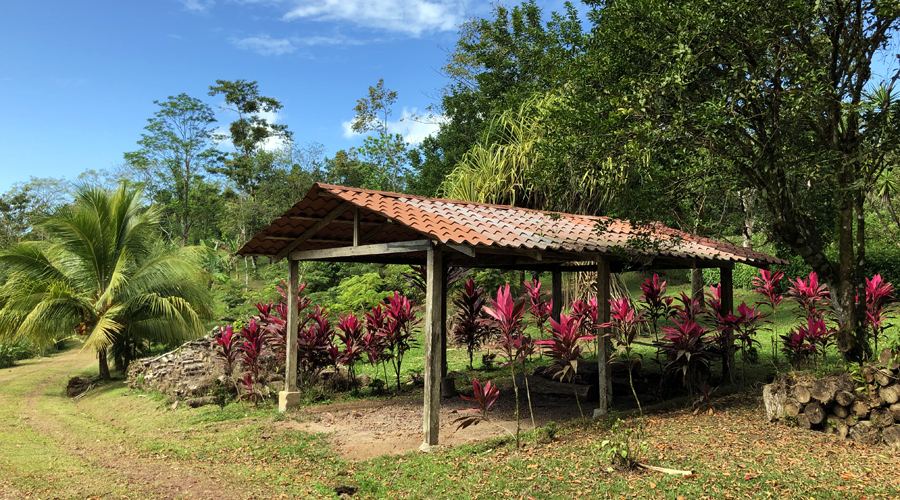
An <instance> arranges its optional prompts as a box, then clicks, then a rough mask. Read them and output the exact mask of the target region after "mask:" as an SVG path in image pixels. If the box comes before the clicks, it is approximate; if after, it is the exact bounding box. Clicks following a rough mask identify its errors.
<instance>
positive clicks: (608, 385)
mask: <svg viewBox="0 0 900 500" xmlns="http://www.w3.org/2000/svg"><path fill="white" fill-rule="evenodd" d="M610 279H611V275H610V272H609V261H608V260H605V259H603V258H602V257H601V258H600V259H599V260H598V261H597V321H598V322H600V323H601V324H603V323H607V322H609V299H610V292H609V288H610V286H609V285H610ZM606 333H607V329H606V328H603V329H601V330H600V331H599V332H598V336H597V365H598V367H599V374H598V377H599V379H600V380H599V384H600V385H599V386H598V389H599V390H598V391H597V393H598V396H599V401H598V403H599V408H597V411H596V412H595V415H598V414H599V415H606V414H607V413H609V403H610V402H611V401H612V380H611V375H612V370H610V369H609V355H610V353H611V352H612V343H611V342H610V339H609V337H607V336H606Z"/></svg>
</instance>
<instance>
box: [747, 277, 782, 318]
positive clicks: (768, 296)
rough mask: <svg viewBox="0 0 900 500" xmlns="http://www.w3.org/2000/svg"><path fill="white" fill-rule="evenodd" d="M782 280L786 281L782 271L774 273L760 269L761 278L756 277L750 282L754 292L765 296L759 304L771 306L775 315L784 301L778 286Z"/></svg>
mask: <svg viewBox="0 0 900 500" xmlns="http://www.w3.org/2000/svg"><path fill="white" fill-rule="evenodd" d="M782 279H784V273H783V272H781V271H774V272H772V271H768V270H766V269H760V270H759V276H754V277H753V278H751V280H750V284H751V285H752V286H753V291H754V292H756V293H758V294H760V295H762V296H763V298H762V300H761V301H760V302H759V303H760V304H765V305H767V306H769V308H771V309H772V313H773V314H774V313H775V311H776V310H777V309H778V305H779V304H781V302H782V301H784V296H783V295H781V294H780V293H778V284H779V283H781V280H782Z"/></svg>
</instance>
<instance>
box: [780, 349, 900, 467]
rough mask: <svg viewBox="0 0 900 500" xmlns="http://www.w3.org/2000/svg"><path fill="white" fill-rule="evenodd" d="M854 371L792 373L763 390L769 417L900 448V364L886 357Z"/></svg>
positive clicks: (801, 426) (845, 436) (858, 439)
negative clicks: (831, 374) (819, 375)
mask: <svg viewBox="0 0 900 500" xmlns="http://www.w3.org/2000/svg"><path fill="white" fill-rule="evenodd" d="M881 361H887V362H886V363H877V364H875V365H864V366H863V367H862V369H861V370H860V372H859V373H857V374H856V377H855V378H856V380H854V377H851V376H850V375H849V374H844V375H840V376H835V377H826V378H820V379H813V378H804V377H795V376H793V375H790V374H787V375H784V376H782V377H781V378H780V379H778V380H776V381H775V382H773V383H771V384H769V385H767V386H765V388H764V389H763V401H764V402H765V405H766V416H767V417H768V419H769V420H770V421H774V420H788V421H794V422H796V424H797V426H798V427H800V428H802V429H810V430H819V431H823V432H827V433H830V434H836V435H837V436H838V437H840V438H842V439H847V438H849V439H853V440H854V441H859V442H861V443H864V444H879V443H882V442H883V443H885V444H887V445H888V446H891V447H894V448H898V449H900V381H898V380H900V364H898V363H897V362H895V361H893V360H891V359H890V357H887V358H886V359H882V360H881Z"/></svg>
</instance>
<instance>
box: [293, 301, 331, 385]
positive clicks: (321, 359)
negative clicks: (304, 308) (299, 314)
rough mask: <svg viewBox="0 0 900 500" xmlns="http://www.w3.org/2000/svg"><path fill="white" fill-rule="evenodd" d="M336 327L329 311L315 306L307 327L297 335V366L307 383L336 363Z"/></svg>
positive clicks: (310, 382)
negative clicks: (329, 317) (333, 348)
mask: <svg viewBox="0 0 900 500" xmlns="http://www.w3.org/2000/svg"><path fill="white" fill-rule="evenodd" d="M332 347H334V329H333V328H332V325H331V322H330V321H329V319H328V313H327V312H325V310H324V309H322V307H321V306H318V305H317V306H315V308H313V310H312V312H310V313H309V314H308V323H307V327H306V328H304V329H303V330H300V332H299V333H298V335H297V367H298V369H299V370H300V373H301V374H302V375H303V379H304V380H305V382H306V383H307V384H313V383H314V382H315V381H316V379H317V378H318V376H319V373H320V372H321V371H322V370H323V369H325V368H326V367H328V366H331V365H333V364H334V353H333V351H332Z"/></svg>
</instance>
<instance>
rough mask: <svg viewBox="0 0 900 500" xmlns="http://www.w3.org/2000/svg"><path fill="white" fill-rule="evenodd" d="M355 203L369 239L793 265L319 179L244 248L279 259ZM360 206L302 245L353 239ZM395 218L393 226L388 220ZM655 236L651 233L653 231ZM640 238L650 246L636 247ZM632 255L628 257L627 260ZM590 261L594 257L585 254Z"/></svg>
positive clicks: (699, 241)
mask: <svg viewBox="0 0 900 500" xmlns="http://www.w3.org/2000/svg"><path fill="white" fill-rule="evenodd" d="M346 202H349V204H351V205H352V206H353V207H355V208H357V209H358V210H359V220H360V233H361V234H366V233H367V232H368V231H372V236H371V237H370V238H368V239H367V240H366V241H365V243H367V244H368V243H386V242H398V241H409V240H420V239H424V238H427V239H431V240H436V241H440V242H441V243H444V244H449V245H461V246H466V247H472V248H473V249H474V250H475V251H478V250H479V249H491V248H493V249H513V250H519V251H522V252H524V253H528V252H538V253H540V252H563V253H567V254H581V253H586V254H590V255H592V256H593V255H597V254H606V255H611V256H612V255H615V256H616V258H617V259H622V258H623V255H631V256H632V257H634V258H636V257H638V256H644V257H663V258H667V259H670V260H672V259H674V260H684V261H691V262H694V261H707V262H709V261H716V262H740V263H745V264H749V265H753V266H756V267H764V266H768V265H770V264H785V263H786V262H785V261H783V260H781V259H778V258H775V257H772V256H770V255H766V254H764V253H761V252H756V251H753V250H749V249H746V248H742V247H739V246H736V245H733V244H731V243H727V242H723V241H716V240H712V239H709V238H703V237H699V236H695V235H691V234H688V233H685V232H683V231H678V230H676V229H672V228H668V227H665V226H663V225H661V224H658V223H657V224H654V225H651V226H642V227H639V228H638V227H633V226H632V225H631V224H630V223H628V222H627V221H621V220H617V219H612V218H608V217H597V216H587V215H575V214H565V213H557V212H545V211H539V210H530V209H523V208H516V207H510V206H504V205H488V204H483V203H472V202H466V201H455V200H444V199H437V198H423V197H419V196H413V195H407V194H400V193H389V192H383V191H372V190H367V189H357V188H348V187H342V186H332V185H328V184H314V185H313V187H312V188H311V189H310V191H309V192H308V193H307V195H306V197H304V198H303V199H302V200H300V201H299V202H298V203H297V204H295V205H294V206H293V207H292V208H291V209H290V210H288V211H287V212H285V214H284V215H282V216H281V217H279V218H278V219H276V220H275V221H273V222H272V224H270V225H269V227H267V228H265V229H264V230H262V231H261V232H260V233H259V234H257V235H256V236H254V237H253V238H252V239H251V240H250V241H248V242H247V244H245V245H244V247H243V248H241V250H240V251H239V252H238V253H239V254H241V255H260V256H273V257H274V256H277V255H278V254H279V252H281V251H282V250H283V249H284V248H286V247H287V246H288V245H289V244H290V243H291V241H290V240H291V239H296V238H298V237H300V236H301V235H302V234H303V233H305V232H306V231H307V230H309V229H310V228H312V227H313V226H314V225H315V224H316V223H317V222H318V221H319V220H321V219H322V218H324V217H326V216H327V215H328V214H330V213H331V212H332V211H334V210H335V209H338V207H341V206H342V205H344V203H346ZM353 213H354V210H346V211H344V212H342V213H341V214H340V215H338V216H337V217H336V218H334V220H333V221H332V222H330V223H329V224H327V225H325V226H324V227H322V228H321V229H320V230H319V231H317V232H316V233H315V235H314V236H312V237H310V238H309V239H307V240H306V241H305V242H303V243H302V244H301V245H300V246H298V247H297V248H296V250H315V249H323V248H334V247H341V246H348V245H351V244H352V241H353V219H354V215H353ZM387 221H390V223H387ZM648 231H649V233H650V236H649V237H647V236H646V234H647V233H648ZM635 241H639V242H642V243H644V244H643V245H638V246H635V245H630V244H629V243H633V242H635ZM626 258H627V257H626ZM585 260H589V258H585Z"/></svg>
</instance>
